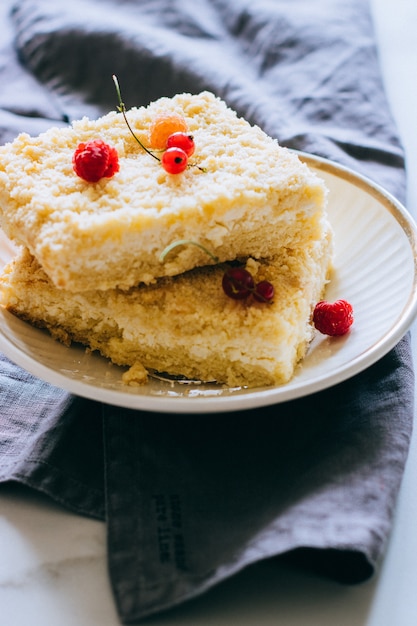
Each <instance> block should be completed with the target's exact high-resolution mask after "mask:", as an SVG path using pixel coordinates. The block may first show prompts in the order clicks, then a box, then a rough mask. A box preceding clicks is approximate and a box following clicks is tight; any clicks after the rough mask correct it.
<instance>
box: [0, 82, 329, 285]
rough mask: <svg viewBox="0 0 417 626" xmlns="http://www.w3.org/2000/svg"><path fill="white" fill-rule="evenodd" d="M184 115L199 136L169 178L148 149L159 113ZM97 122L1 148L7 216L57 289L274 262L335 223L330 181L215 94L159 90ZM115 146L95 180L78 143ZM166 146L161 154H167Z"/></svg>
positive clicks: (0, 202) (1, 217) (1, 208)
mask: <svg viewBox="0 0 417 626" xmlns="http://www.w3.org/2000/svg"><path fill="white" fill-rule="evenodd" d="M169 113H176V114H179V115H181V116H182V117H183V118H184V119H185V121H186V123H187V126H188V131H187V132H189V133H190V134H191V135H192V136H193V138H194V142H195V152H194V154H193V155H192V157H190V161H189V163H190V164H189V167H187V169H186V170H185V171H184V172H182V173H180V174H169V173H167V172H166V171H165V170H164V168H163V167H162V165H161V163H160V161H159V160H158V159H156V158H152V156H151V155H150V154H149V153H147V152H146V150H144V149H143V148H142V147H141V145H140V144H139V143H138V141H137V139H139V140H140V142H142V143H143V145H145V146H146V147H147V146H148V145H149V128H150V126H151V124H152V122H153V121H154V120H155V119H156V118H157V117H158V116H160V115H164V114H169ZM126 116H127V119H128V122H129V125H130V127H131V129H132V130H133V131H134V134H135V135H136V138H137V139H136V138H135V137H134V136H133V134H132V132H131V131H130V130H129V128H128V126H127V124H126V121H125V119H124V117H123V115H122V114H121V113H120V112H116V111H114V112H110V113H108V114H107V115H105V116H103V117H101V118H99V119H98V120H89V119H87V118H84V119H82V120H79V121H76V122H74V123H73V124H72V125H71V126H68V127H65V128H51V129H50V130H48V131H47V132H45V133H43V134H41V135H39V136H38V137H30V136H29V135H27V134H21V135H19V136H18V137H17V138H16V139H15V140H14V141H13V142H11V143H8V144H6V145H4V146H2V147H1V148H0V224H1V226H2V227H3V229H4V231H5V232H6V233H7V235H8V236H9V237H10V238H11V239H13V240H15V241H17V242H18V243H20V244H23V245H24V246H25V247H27V248H28V249H29V250H30V252H31V253H32V254H33V256H34V257H35V258H36V259H37V260H38V262H39V263H40V264H41V266H42V268H43V270H44V271H45V272H46V274H47V275H48V276H49V278H50V279H51V281H52V282H53V283H54V285H55V286H56V287H58V288H63V289H66V290H69V291H83V290H87V289H91V288H92V286H93V287H94V288H95V289H99V290H104V289H111V288H115V287H118V288H122V289H127V288H129V287H131V286H133V285H137V284H139V283H147V284H149V283H152V282H154V281H155V280H156V279H157V278H159V277H162V276H173V275H176V274H180V273H182V272H185V271H187V270H189V269H191V268H194V267H196V266H201V265H207V264H209V263H211V262H214V261H213V260H212V258H211V257H209V256H208V255H207V253H206V252H204V251H203V249H201V248H200V247H198V246H195V245H192V246H190V245H188V246H177V247H175V248H174V249H173V250H172V251H171V252H170V254H169V255H167V256H166V258H165V260H164V261H163V262H162V261H161V259H160V255H161V253H162V251H163V250H164V249H165V248H166V247H167V246H169V245H170V244H172V243H174V242H177V241H181V240H192V241H194V242H197V243H199V244H201V246H204V247H205V248H206V249H207V250H209V251H210V252H211V254H213V255H214V256H215V257H217V259H216V261H227V260H231V259H236V258H240V257H242V258H246V257H248V256H251V257H254V258H267V257H271V256H274V255H275V254H276V252H277V251H278V250H279V248H281V247H289V248H293V247H295V246H300V245H304V244H306V245H308V243H309V242H310V241H311V240H319V239H320V238H321V237H323V236H324V234H325V232H326V229H327V219H326V215H325V204H326V189H325V186H324V183H323V181H322V180H321V179H320V178H319V177H317V176H316V175H315V173H314V172H312V171H311V170H310V169H309V168H308V167H307V165H306V164H304V163H302V162H301V160H300V159H299V158H298V156H297V155H296V154H295V153H293V152H291V151H290V150H288V149H286V148H283V147H281V146H279V144H278V143H277V141H276V140H274V139H272V138H270V137H268V136H267V135H266V134H265V133H264V132H263V131H262V130H261V129H260V128H259V127H256V126H252V125H250V124H249V123H248V122H246V121H245V120H244V119H242V118H239V117H238V116H237V114H236V113H235V112H234V111H232V110H231V109H230V108H228V107H227V106H226V104H225V103H224V102H223V101H222V100H220V99H219V98H216V97H215V96H214V95H213V94H211V93H209V92H203V93H200V94H198V95H190V94H179V95H176V96H175V97H173V98H161V99H159V100H157V101H155V102H153V103H151V104H150V105H149V106H148V107H141V108H133V109H130V110H128V111H127V112H126ZM93 139H101V140H103V141H104V142H106V143H108V144H109V145H110V146H112V147H114V148H115V149H116V150H117V153H118V158H119V166H120V169H119V171H118V172H117V173H116V174H115V175H114V176H112V177H111V178H101V179H100V180H99V181H98V182H94V183H91V182H87V181H85V180H83V179H82V178H80V177H79V176H78V175H77V174H76V173H75V172H74V169H73V164H72V159H73V155H74V152H75V150H76V149H77V146H78V145H79V144H80V143H81V142H87V141H89V140H93ZM158 154H159V153H156V155H157V156H158Z"/></svg>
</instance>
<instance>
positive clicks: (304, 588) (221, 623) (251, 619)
mask: <svg viewBox="0 0 417 626" xmlns="http://www.w3.org/2000/svg"><path fill="white" fill-rule="evenodd" d="M371 4H372V7H373V11H374V17H375V25H376V30H377V36H378V41H379V45H380V59H381V64H382V69H383V75H384V80H385V86H386V90H387V94H388V98H389V100H390V104H391V107H392V111H393V114H394V117H395V119H396V121H397V124H398V127H399V131H400V134H401V137H402V140H403V143H404V145H405V148H406V152H407V159H408V171H409V183H408V184H409V190H408V199H407V206H408V207H409V208H410V210H412V211H414V212H415V214H417V177H415V176H413V172H415V171H416V170H417V132H416V113H415V112H416V110H417V80H416V68H417V40H416V34H415V26H416V24H417V3H416V2H415V0H396V2H392V0H371ZM416 331H417V325H415V327H414V328H413V343H414V348H415V353H417V339H416ZM416 481H417V432H416V431H415V433H414V435H413V441H412V446H411V450H410V455H409V458H408V463H407V467H406V472H405V475H404V480H403V483H402V487H401V491H400V493H399V497H398V504H397V508H396V514H395V520H394V525H393V529H392V533H391V537H390V541H389V544H388V547H387V551H386V555H385V558H384V560H383V563H382V564H381V568H380V571H379V573H378V575H377V576H375V577H374V578H373V579H372V580H370V581H368V582H366V583H363V584H361V585H358V586H354V587H345V586H341V585H339V584H336V583H333V582H329V581H324V580H321V579H318V578H315V577H314V576H311V575H307V574H303V573H301V572H296V571H292V570H290V569H286V568H285V567H284V566H280V567H277V565H276V564H274V565H272V564H271V563H263V564H260V565H257V566H256V567H254V568H253V569H250V570H247V571H246V572H243V573H242V574H240V575H239V576H236V577H235V578H233V579H232V580H230V581H228V582H226V583H225V584H223V585H221V586H220V587H218V588H216V589H214V590H213V591H212V592H210V593H208V594H207V595H205V596H203V597H201V598H199V599H198V600H195V601H193V602H191V603H189V604H187V605H185V606H183V607H180V608H179V609H176V610H175V611H171V612H169V613H167V614H166V615H162V616H158V617H156V618H153V619H152V620H151V619H150V620H147V621H145V622H142V623H143V624H153V625H155V626H158V625H161V626H162V625H165V626H168V625H169V626H189V625H190V626H191V624H192V625H193V626H212V625H216V626H226V625H227V626H230V625H231V624H234V623H239V624H240V626H249V625H250V626H254V625H256V626H272V625H278V624H279V625H280V626H335V625H337V626H415V624H417V593H416V590H417V531H416V528H417V489H416V484H415V483H416ZM118 624H119V621H118V618H117V613H116V610H115V606H114V603H113V597H112V594H111V589H110V585H109V580H108V575H107V565H106V528H105V525H104V524H102V523H100V522H97V521H93V520H90V519H85V518H82V517H80V516H78V515H73V514H71V513H69V512H68V511H66V510H64V509H62V508H60V507H59V506H57V505H55V504H54V503H52V502H51V501H50V500H49V499H47V498H46V497H44V496H42V495H41V494H37V493H33V492H32V491H29V490H28V489H25V488H22V487H20V486H18V485H3V486H1V487H0V626H118Z"/></svg>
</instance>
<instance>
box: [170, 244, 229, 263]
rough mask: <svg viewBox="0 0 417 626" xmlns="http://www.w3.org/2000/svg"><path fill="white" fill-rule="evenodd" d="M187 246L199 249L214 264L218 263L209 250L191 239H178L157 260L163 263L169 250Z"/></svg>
mask: <svg viewBox="0 0 417 626" xmlns="http://www.w3.org/2000/svg"><path fill="white" fill-rule="evenodd" d="M189 244H191V245H193V246H197V248H200V250H203V251H204V252H205V253H206V254H208V256H209V257H211V258H212V259H213V261H214V262H215V263H219V262H220V259H219V258H218V257H217V256H215V255H214V254H213V253H212V252H210V250H208V249H207V248H206V247H205V246H203V244H201V243H198V241H193V240H192V239H179V240H178V241H174V242H173V243H171V244H170V245H169V246H167V247H166V248H165V249H164V250H163V251H162V252H161V254H160V256H159V260H160V261H164V259H165V257H166V256H167V254H169V253H170V252H171V250H173V249H174V248H176V247H177V246H188V245H189Z"/></svg>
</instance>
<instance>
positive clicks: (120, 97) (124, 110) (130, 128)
mask: <svg viewBox="0 0 417 626" xmlns="http://www.w3.org/2000/svg"><path fill="white" fill-rule="evenodd" d="M112 78H113V82H114V84H115V87H116V93H117V99H118V101H119V106H118V107H117V109H118V111H119V112H120V113H121V114H122V115H123V117H124V120H125V122H126V126H127V127H128V129H129V130H130V132H131V134H132V135H133V137H134V139H135V140H136V141H137V142H138V144H139V145H140V147H141V148H142V149H143V150H145V152H147V153H148V154H150V156H151V157H153V158H154V159H156V160H157V161H160V160H161V159H160V158H159V157H157V156H156V154H153V152H151V151H150V150H148V148H147V147H146V146H144V145H143V143H142V142H141V140H140V139H139V137H138V136H137V135H136V134H135V132H134V131H133V129H132V127H131V126H130V124H129V121H128V119H127V116H126V107H125V105H124V102H123V100H122V94H121V91H120V86H119V81H118V80H117V76H115V75H114V74H113V76H112Z"/></svg>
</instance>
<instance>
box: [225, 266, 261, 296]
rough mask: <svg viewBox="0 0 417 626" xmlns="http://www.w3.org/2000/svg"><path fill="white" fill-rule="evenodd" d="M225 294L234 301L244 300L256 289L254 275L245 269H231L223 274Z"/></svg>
mask: <svg viewBox="0 0 417 626" xmlns="http://www.w3.org/2000/svg"><path fill="white" fill-rule="evenodd" d="M222 287H223V291H224V293H225V294H226V295H227V296H229V298H233V299H234V300H244V299H245V298H247V297H248V296H249V295H250V294H251V293H252V292H253V290H254V288H255V282H254V280H253V277H252V274H251V273H250V272H248V271H247V270H245V269H244V268H243V267H230V268H228V269H227V270H226V271H225V273H224V274H223V279H222Z"/></svg>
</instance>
